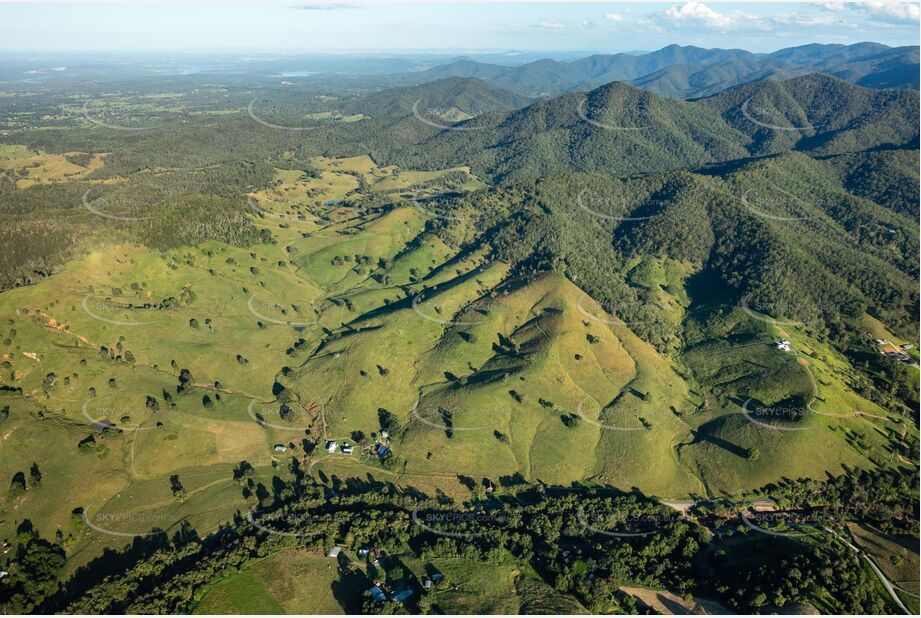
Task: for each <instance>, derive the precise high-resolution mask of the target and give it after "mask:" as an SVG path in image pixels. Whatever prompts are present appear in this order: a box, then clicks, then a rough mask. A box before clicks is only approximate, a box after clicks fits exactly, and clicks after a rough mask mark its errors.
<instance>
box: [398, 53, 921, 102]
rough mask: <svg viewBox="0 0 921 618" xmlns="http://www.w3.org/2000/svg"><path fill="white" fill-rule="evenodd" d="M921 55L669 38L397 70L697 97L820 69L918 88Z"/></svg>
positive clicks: (513, 86) (512, 85)
mask: <svg viewBox="0 0 921 618" xmlns="http://www.w3.org/2000/svg"><path fill="white" fill-rule="evenodd" d="M918 62H919V61H918V47H916V46H915V47H887V46H885V45H880V44H878V43H857V44H854V45H834V44H829V45H821V44H811V45H803V46H800V47H791V48H786V49H781V50H779V51H776V52H773V53H770V54H754V53H751V52H748V51H745V50H741V49H704V48H700V47H694V46H684V47H682V46H680V45H669V46H667V47H664V48H662V49H660V50H657V51H654V52H649V53H645V54H624V53H621V54H596V55H593V56H588V57H586V58H581V59H579V60H574V61H569V62H563V61H558V60H550V59H545V60H539V61H535V62H532V63H528V64H524V65H520V66H514V67H508V66H500V65H491V64H485V63H480V62H475V61H473V60H469V59H461V60H457V61H455V62H452V63H449V64H446V65H441V66H436V67H433V68H431V69H428V70H426V71H421V72H418V73H417V74H415V75H412V76H395V78H396V79H399V80H408V79H412V80H415V83H420V82H423V81H433V80H437V79H441V78H444V77H448V76H453V77H476V78H479V79H483V80H485V81H488V82H489V83H491V84H493V85H495V86H499V87H501V88H506V89H509V90H512V91H515V92H520V93H522V94H525V95H528V96H533V97H547V96H555V95H559V94H562V93H565V92H573V91H580V90H590V89H592V88H595V87H597V86H599V85H601V84H604V83H607V82H612V81H626V82H629V83H631V84H633V85H635V86H638V87H642V88H645V89H647V90H650V91H651V92H655V93H656V94H660V95H664V96H670V97H675V98H697V97H701V96H706V95H709V94H713V93H715V92H716V91H718V90H722V89H725V88H727V87H730V86H733V85H737V84H741V83H746V82H753V81H762V80H764V79H769V78H784V77H792V76H795V75H799V74H805V73H813V72H822V73H826V74H829V75H832V76H834V77H838V78H840V79H843V80H846V81H849V82H852V83H855V84H858V85H862V86H869V87H874V88H913V89H916V90H917V88H918V69H919V64H918Z"/></svg>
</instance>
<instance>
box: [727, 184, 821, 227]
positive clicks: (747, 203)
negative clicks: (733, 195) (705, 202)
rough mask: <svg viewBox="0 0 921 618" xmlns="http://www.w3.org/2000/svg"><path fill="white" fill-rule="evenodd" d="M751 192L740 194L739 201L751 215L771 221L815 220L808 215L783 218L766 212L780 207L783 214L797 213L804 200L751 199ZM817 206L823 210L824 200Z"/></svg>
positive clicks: (789, 198) (791, 198)
mask: <svg viewBox="0 0 921 618" xmlns="http://www.w3.org/2000/svg"><path fill="white" fill-rule="evenodd" d="M750 194H751V190H748V191H746V192H745V193H743V194H742V197H741V198H740V201H741V202H742V205H743V206H744V207H745V208H746V209H747V210H748V211H749V212H750V213H752V214H754V215H756V216H758V217H761V218H762V219H770V220H772V221H809V220H810V219H815V218H816V217H814V216H812V215H809V216H806V217H801V216H784V215H775V214H771V213H769V212H767V210H766V209H771V208H772V209H777V208H778V207H780V208H781V209H782V210H783V211H784V212H791V213H792V212H797V211H799V210H802V208H803V206H804V205H805V204H806V202H805V200H802V199H799V198H797V197H786V196H780V197H779V198H778V197H777V196H771V197H770V198H767V199H765V198H753V197H750ZM816 205H817V206H819V207H821V208H822V209H823V210H824V207H823V206H824V200H823V201H822V202H820V203H818V204H816Z"/></svg>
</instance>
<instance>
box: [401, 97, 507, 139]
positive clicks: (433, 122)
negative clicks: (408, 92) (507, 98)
mask: <svg viewBox="0 0 921 618" xmlns="http://www.w3.org/2000/svg"><path fill="white" fill-rule="evenodd" d="M424 99H425V97H419V98H418V99H417V100H416V102H415V103H413V106H412V113H413V117H414V118H415V119H416V120H418V121H419V122H421V123H422V124H424V125H426V126H429V127H433V128H435V129H438V130H439V131H480V130H482V129H485V128H486V127H485V126H475V125H470V124H466V123H467V122H469V121H470V119H467V120H463V121H460V122H459V123H452V124H445V122H444V121H442V120H440V119H438V114H437V113H436V112H435V111H433V110H432V109H430V108H428V107H426V108H425V114H424V115H423V113H422V112H421V111H420V109H419V108H420V107H421V106H422V101H423V100H424ZM493 103H494V104H495V102H493Z"/></svg>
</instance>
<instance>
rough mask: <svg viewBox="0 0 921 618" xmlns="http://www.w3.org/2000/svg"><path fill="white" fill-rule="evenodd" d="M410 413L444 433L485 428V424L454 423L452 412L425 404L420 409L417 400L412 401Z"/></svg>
mask: <svg viewBox="0 0 921 618" xmlns="http://www.w3.org/2000/svg"><path fill="white" fill-rule="evenodd" d="M411 412H412V415H413V416H414V417H416V419H418V420H419V421H420V422H422V423H424V424H426V425H428V426H429V427H434V428H436V429H441V430H443V431H444V432H445V433H446V434H448V435H449V436H450V435H453V433H454V432H455V431H478V430H481V429H487V427H486V426H485V425H479V426H476V427H464V426H459V425H455V424H454V412H453V411H451V410H448V409H446V408H443V407H441V406H426V407H423V408H421V409H420V407H419V400H418V399H417V400H416V402H415V403H413V407H412V410H411Z"/></svg>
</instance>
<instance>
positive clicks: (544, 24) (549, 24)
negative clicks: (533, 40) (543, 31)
mask: <svg viewBox="0 0 921 618" xmlns="http://www.w3.org/2000/svg"><path fill="white" fill-rule="evenodd" d="M537 27H538V28H547V29H549V30H564V29H565V28H566V24H563V23H560V22H558V21H553V20H551V19H542V20H540V21H539V22H537Z"/></svg>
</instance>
